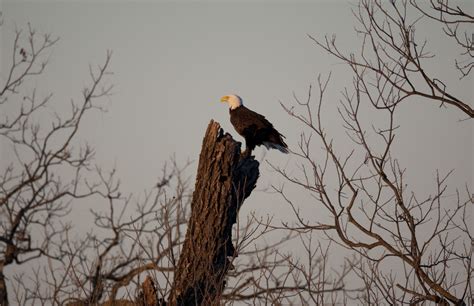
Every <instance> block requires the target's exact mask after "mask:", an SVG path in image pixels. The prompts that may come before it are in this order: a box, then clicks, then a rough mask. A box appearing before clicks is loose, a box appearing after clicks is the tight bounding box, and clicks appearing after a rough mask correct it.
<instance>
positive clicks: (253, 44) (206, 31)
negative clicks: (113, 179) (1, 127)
mask: <svg viewBox="0 0 474 306" xmlns="http://www.w3.org/2000/svg"><path fill="white" fill-rule="evenodd" d="M180 2H184V1H180ZM226 2H229V3H226V4H217V3H215V2H201V1H193V2H187V3H181V4H175V3H170V2H166V3H151V2H139V1H124V2H121V3H120V4H117V3H114V4H111V3H110V1H108V2H102V3H100V4H97V3H94V4H91V3H90V2H85V1H36V2H35V1H30V2H29V1H2V2H1V10H2V11H3V16H4V26H3V27H2V28H1V33H2V37H1V49H0V51H1V62H0V71H1V73H0V77H1V78H2V80H3V79H4V77H5V73H4V69H5V67H8V63H9V56H10V52H11V50H10V49H8V47H9V46H10V45H11V41H12V37H13V36H12V35H13V30H14V28H15V26H16V27H25V26H26V24H27V22H30V23H31V24H32V26H33V27H34V28H36V29H37V30H38V31H40V32H43V33H52V34H53V35H56V36H59V37H60V41H59V43H58V45H57V46H56V47H55V48H54V51H53V52H52V54H51V57H50V64H49V66H48V68H47V70H46V72H45V73H44V76H42V77H41V78H39V79H36V81H35V83H34V84H33V85H36V86H37V87H38V88H39V90H40V92H42V93H47V92H54V103H57V104H58V105H64V104H68V103H69V100H70V99H71V98H75V99H79V98H80V95H81V90H82V88H83V87H84V86H85V85H87V84H88V83H89V78H88V65H89V64H101V63H102V62H103V60H104V58H105V52H106V50H107V49H111V50H113V53H114V54H113V58H112V63H111V70H112V71H113V72H114V75H113V76H112V77H111V79H110V80H111V83H113V84H115V89H114V95H113V96H112V97H111V98H110V101H109V103H108V110H109V111H108V112H107V113H105V114H101V115H95V116H91V117H89V118H88V120H87V121H86V124H85V125H83V126H82V132H81V135H80V136H81V139H84V140H87V141H88V142H89V143H91V144H92V145H93V146H94V147H95V148H96V152H97V162H98V163H99V164H101V165H103V167H104V168H107V167H112V166H113V165H114V164H115V165H117V168H118V171H119V176H120V177H122V182H123V187H124V189H125V190H128V191H132V192H139V191H142V190H143V189H146V188H149V187H151V186H152V185H153V184H154V183H155V180H156V178H157V177H158V176H159V171H160V169H161V167H162V166H163V163H164V162H165V161H166V160H168V159H169V157H170V156H171V155H173V154H175V153H176V156H177V159H178V161H184V160H186V159H188V158H189V159H192V160H195V161H196V162H195V163H194V165H193V168H192V169H191V171H190V174H191V175H194V172H195V168H196V166H197V159H198V154H199V151H200V145H201V141H202V137H203V135H204V132H205V128H206V126H207V124H208V123H209V120H210V119H215V120H217V121H219V122H220V123H221V125H222V126H223V128H224V129H225V130H226V131H227V132H230V133H231V134H232V135H234V137H235V138H236V139H238V140H241V138H240V137H239V136H238V135H237V133H236V132H235V131H234V129H233V128H232V127H231V125H230V122H229V119H228V109H227V107H226V105H224V104H222V103H220V102H219V98H220V97H221V96H223V95H226V94H229V93H236V94H239V95H240V96H242V97H243V99H244V103H245V104H246V106H247V107H249V108H251V109H253V110H255V111H257V112H260V113H262V114H264V115H265V116H266V117H267V118H268V119H269V120H270V121H271V122H273V123H274V125H275V127H276V128H277V129H278V130H279V131H280V132H281V133H282V134H284V135H285V136H286V137H287V140H288V141H287V142H288V144H289V146H290V147H291V148H293V149H294V148H295V147H296V145H297V141H298V138H299V134H300V132H301V128H300V126H299V125H298V124H297V123H296V122H294V121H291V120H289V117H288V116H287V115H286V113H285V112H284V111H283V110H282V108H281V107H280V105H279V101H282V102H288V103H291V102H292V94H293V92H295V93H296V94H297V95H298V96H300V97H305V95H306V93H307V88H308V86H309V84H312V83H313V84H314V83H315V81H316V77H317V75H318V74H319V73H321V74H323V75H327V74H328V73H329V72H330V71H333V77H332V82H331V83H330V86H329V88H328V93H327V100H326V101H327V105H328V111H327V113H326V115H325V117H324V118H323V119H324V122H325V124H326V125H327V130H328V131H329V132H330V133H331V134H334V135H335V137H336V140H335V141H336V145H337V146H339V147H340V148H341V149H343V150H345V151H346V152H349V151H350V150H351V148H352V147H353V144H352V143H351V142H349V140H348V139H347V138H345V137H344V133H343V130H342V123H341V121H340V120H339V117H338V115H337V112H336V110H335V108H334V107H335V106H337V102H338V101H339V99H340V98H341V95H340V91H341V90H342V89H343V86H344V85H349V81H350V78H351V76H350V74H349V72H348V71H347V70H345V68H344V67H343V66H342V65H341V64H340V62H338V61H336V60H335V59H333V58H331V57H330V56H329V55H327V54H326V53H325V52H323V51H321V50H320V49H318V48H317V47H316V46H315V45H314V43H313V42H312V41H311V40H310V39H308V37H307V34H311V35H313V36H317V37H322V36H323V35H324V34H332V33H336V34H337V37H338V41H339V43H340V46H341V48H343V49H345V50H348V51H352V52H356V51H357V50H358V44H357V43H358V38H357V37H356V36H355V34H354V32H353V27H354V19H353V17H352V14H351V11H350V8H351V6H352V5H351V4H350V3H349V2H346V1H312V2H310V1H308V2H304V3H303V2H298V3H296V4H295V3H294V2H290V1H282V2H278V3H277V4H275V3H274V2H271V3H270V1H265V2H258V3H248V2H244V3H242V2H239V3H237V2H234V1H226ZM290 3H291V4H290ZM464 3H469V2H468V1H466V2H464ZM470 3H471V5H472V1H471V2H470ZM420 29H421V30H422V33H423V34H421V33H420V35H426V37H428V38H430V39H431V40H430V44H431V46H432V47H433V50H434V51H435V52H437V53H439V54H440V56H439V57H437V58H436V59H435V60H433V61H432V62H431V66H430V69H432V71H433V73H435V74H439V75H440V78H442V79H443V80H446V82H447V84H448V86H450V88H453V89H454V90H455V91H456V92H457V93H458V94H459V96H461V97H464V98H466V99H471V100H472V98H473V96H474V91H473V86H472V82H471V86H468V85H467V84H469V80H464V81H462V82H460V81H459V78H458V75H457V74H456V72H455V71H454V70H453V69H452V64H453V62H452V61H453V56H454V55H456V54H457V51H456V49H453V48H451V45H450V44H449V43H446V40H445V39H444V38H443V37H441V36H440V34H439V33H440V32H439V29H429V28H426V27H425V28H423V26H420ZM423 30H425V31H424V32H423ZM471 81H472V80H471ZM397 116H398V117H397V118H398V120H399V123H400V124H401V128H400V129H399V131H398V137H397V139H396V145H395V152H396V153H397V154H398V157H399V159H400V160H401V162H402V165H403V166H404V167H406V168H408V169H409V172H408V180H410V181H411V182H417V184H419V185H418V186H420V188H421V189H422V190H423V191H424V188H426V191H427V192H428V191H430V190H431V188H432V187H433V186H434V185H433V182H434V181H433V176H434V174H435V171H436V169H440V170H441V171H448V170H450V169H455V173H454V175H453V177H452V182H453V188H454V187H456V186H457V187H461V188H462V187H463V186H464V185H465V184H468V185H470V186H472V182H473V181H472V177H473V158H472V156H474V154H473V153H474V152H473V139H474V136H473V127H472V123H471V121H463V122H460V121H459V120H460V119H463V116H462V115H461V114H460V112H459V111H457V110H453V109H446V110H440V109H439V108H438V105H435V104H433V103H431V102H420V103H410V104H407V105H404V106H402V107H401V108H400V112H399V113H398V115H397ZM367 119H368V120H371V119H372V118H367ZM264 152H265V149H263V148H258V149H257V150H256V152H255V154H256V157H257V158H261V157H262V156H263V154H264ZM1 153H2V151H1V150H0V154H1ZM4 157H5V153H4V155H3V156H2V157H1V158H0V160H1V161H3V160H5V159H4ZM7 157H8V156H7ZM265 159H268V160H270V161H271V162H272V163H275V164H277V165H280V166H282V167H284V166H287V167H288V169H290V171H293V170H292V167H294V166H295V160H294V158H293V157H292V156H291V155H282V154H281V153H279V152H278V151H270V152H268V153H267V154H266V155H265ZM261 172H262V175H261V178H260V180H259V184H258V187H259V188H260V189H265V188H266V187H268V186H269V185H270V184H276V185H279V184H281V183H282V182H283V180H282V179H281V178H279V177H278V176H275V175H274V173H272V172H271V171H270V168H269V167H268V165H266V164H265V163H262V166H261ZM289 192H290V194H291V195H293V196H295V198H296V199H297V200H301V206H302V207H303V206H304V205H306V204H308V203H304V202H305V201H306V200H307V199H306V198H304V197H303V196H302V195H301V193H300V192H299V191H298V190H297V189H292V188H291V187H290V188H289ZM451 195H453V190H451ZM254 209H257V210H258V211H259V212H260V213H262V214H266V213H276V214H277V215H278V214H280V213H281V216H283V217H282V218H284V216H285V215H287V212H288V208H287V207H286V206H285V205H284V204H283V201H282V200H281V199H280V198H279V197H278V196H277V195H275V194H269V193H264V192H258V193H254V194H252V196H251V198H249V199H248V200H247V201H246V204H245V205H244V208H243V210H242V213H247V212H248V211H249V210H254ZM312 209H313V212H315V211H314V206H312ZM83 213H84V217H86V215H87V211H84V212H83ZM81 215H82V214H81Z"/></svg>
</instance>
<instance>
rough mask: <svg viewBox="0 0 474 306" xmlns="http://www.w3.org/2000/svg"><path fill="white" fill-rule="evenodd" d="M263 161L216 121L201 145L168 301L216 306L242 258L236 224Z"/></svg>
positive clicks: (172, 303) (209, 127) (211, 125)
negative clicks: (230, 271) (233, 264)
mask: <svg viewBox="0 0 474 306" xmlns="http://www.w3.org/2000/svg"><path fill="white" fill-rule="evenodd" d="M258 166H259V163H258V162H257V161H255V160H254V159H253V158H252V157H242V156H241V153H240V143H239V142H236V141H235V140H234V139H232V137H231V136H230V135H229V134H224V132H223V130H222V129H221V128H220V125H219V124H218V123H217V122H214V121H212V120H211V122H210V123H209V126H208V128H207V131H206V135H205V137H204V140H203V143H202V150H201V154H200V157H199V165H198V171H197V175H196V186H195V190H194V193H193V199H192V203H191V217H190V219H189V222H188V230H187V233H186V238H185V241H184V245H183V249H182V252H181V255H180V258H179V262H178V267H177V271H176V273H175V277H174V283H173V286H172V291H171V294H170V298H169V304H171V305H217V304H219V299H220V295H221V293H222V291H223V289H224V287H225V275H226V272H227V270H228V269H229V268H231V264H230V260H229V257H233V256H237V254H235V248H234V246H233V244H232V225H233V224H235V223H236V220H237V213H238V211H239V208H240V207H241V205H242V203H243V201H244V200H245V199H246V198H247V197H248V196H249V195H250V193H251V192H252V190H253V189H254V188H255V185H256V183H257V179H258V176H259V170H258Z"/></svg>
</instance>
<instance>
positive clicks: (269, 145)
mask: <svg viewBox="0 0 474 306" xmlns="http://www.w3.org/2000/svg"><path fill="white" fill-rule="evenodd" d="M263 145H264V146H265V148H267V149H277V150H278V151H280V152H282V153H285V154H287V153H288V152H289V151H288V148H285V147H283V146H281V145H279V144H276V143H272V142H268V141H264V142H263Z"/></svg>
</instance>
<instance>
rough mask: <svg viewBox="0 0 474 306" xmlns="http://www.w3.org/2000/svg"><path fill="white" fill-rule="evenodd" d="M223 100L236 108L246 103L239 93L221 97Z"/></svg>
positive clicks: (232, 107)
mask: <svg viewBox="0 0 474 306" xmlns="http://www.w3.org/2000/svg"><path fill="white" fill-rule="evenodd" d="M221 102H227V104H229V108H230V109H236V108H237V107H239V106H241V105H244V103H243V102H242V98H240V97H239V96H237V95H228V96H223V97H222V98H221Z"/></svg>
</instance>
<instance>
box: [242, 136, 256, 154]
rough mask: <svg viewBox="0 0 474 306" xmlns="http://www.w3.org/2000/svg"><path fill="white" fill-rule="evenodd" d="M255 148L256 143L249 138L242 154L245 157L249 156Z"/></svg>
mask: <svg viewBox="0 0 474 306" xmlns="http://www.w3.org/2000/svg"><path fill="white" fill-rule="evenodd" d="M254 148H255V145H253V144H252V143H251V142H250V141H248V140H247V139H246V140H245V151H244V152H243V153H242V156H243V157H245V158H248V157H250V156H252V150H253V149H254Z"/></svg>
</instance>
